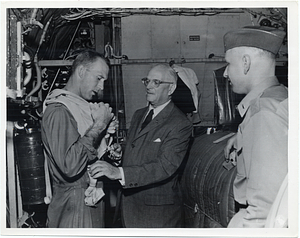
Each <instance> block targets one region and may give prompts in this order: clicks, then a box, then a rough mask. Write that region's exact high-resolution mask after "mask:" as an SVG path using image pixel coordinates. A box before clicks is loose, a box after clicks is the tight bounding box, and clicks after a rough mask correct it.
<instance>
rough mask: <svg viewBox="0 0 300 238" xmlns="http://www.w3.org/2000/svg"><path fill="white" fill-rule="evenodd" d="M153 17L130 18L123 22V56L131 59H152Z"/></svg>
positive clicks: (124, 18) (124, 19)
mask: <svg viewBox="0 0 300 238" xmlns="http://www.w3.org/2000/svg"><path fill="white" fill-rule="evenodd" d="M150 18H151V16H144V15H143V16H129V17H123V18H122V20H121V31H122V33H121V35H122V54H123V55H127V56H128V58H129V59H150V58H151V57H152V51H151V48H152V47H151V45H152V43H151V34H152V33H151V28H150V25H151V21H150Z"/></svg>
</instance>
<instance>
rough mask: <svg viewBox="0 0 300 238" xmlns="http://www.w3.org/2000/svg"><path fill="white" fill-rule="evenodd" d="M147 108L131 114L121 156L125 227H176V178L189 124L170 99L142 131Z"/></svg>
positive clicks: (178, 218) (178, 215) (178, 214)
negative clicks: (123, 179)
mask: <svg viewBox="0 0 300 238" xmlns="http://www.w3.org/2000/svg"><path fill="white" fill-rule="evenodd" d="M147 109H148V108H147V107H146V108H143V109H140V110H137V111H136V112H135V114H134V115H133V118H132V122H131V127H130V128H129V132H128V136H127V144H126V148H125V152H124V157H123V165H122V167H123V171H124V177H125V186H124V187H123V194H122V218H123V223H124V226H125V227H133V228H140V227H180V226H181V223H180V221H181V215H182V214H181V199H180V195H179V190H178V189H179V187H178V186H177V178H178V174H179V170H178V168H179V167H180V165H181V164H182V161H183V159H184V157H185V154H186V151H187V148H188V144H189V139H190V136H191V133H192V123H191V122H190V121H189V120H188V119H187V117H186V116H185V115H184V114H183V113H182V112H181V111H180V110H179V109H178V108H177V107H176V106H175V105H174V103H173V102H170V103H169V104H168V105H167V106H166V107H165V108H164V109H163V110H162V111H161V112H160V113H159V114H158V115H157V116H156V117H155V118H154V119H153V120H152V121H151V122H150V123H149V124H148V125H147V126H146V127H145V128H144V129H143V130H142V131H140V128H141V124H142V120H143V118H144V116H145V114H146V112H147Z"/></svg>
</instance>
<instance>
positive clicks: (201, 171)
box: [181, 131, 236, 228]
mask: <svg viewBox="0 0 300 238" xmlns="http://www.w3.org/2000/svg"><path fill="white" fill-rule="evenodd" d="M229 133H230V132H222V131H218V132H216V133H213V134H209V135H207V134H205V135H200V136H198V137H195V139H194V142H193V144H192V146H191V150H190V152H189V155H188V161H187V163H186V167H185V170H184V173H183V177H182V180H181V186H182V191H183V201H184V212H185V226H186V227H195V228H196V227H197V228H198V227H201V228H204V227H205V228H206V227H211V228H215V227H226V226H227V225H228V223H229V221H230V219H231V218H232V216H233V215H234V214H235V209H234V198H233V191H232V188H233V187H232V186H233V180H234V177H235V175H236V168H235V167H233V168H232V169H230V170H227V169H226V168H224V167H223V163H224V161H225V156H224V151H223V150H224V147H225V145H226V143H227V140H228V138H227V139H225V140H222V141H221V142H219V143H214V141H215V140H217V139H220V138H222V137H224V136H226V135H228V134H229Z"/></svg>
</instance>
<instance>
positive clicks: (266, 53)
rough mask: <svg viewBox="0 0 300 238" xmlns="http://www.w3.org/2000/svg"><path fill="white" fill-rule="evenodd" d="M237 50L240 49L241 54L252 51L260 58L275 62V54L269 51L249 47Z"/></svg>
mask: <svg viewBox="0 0 300 238" xmlns="http://www.w3.org/2000/svg"><path fill="white" fill-rule="evenodd" d="M233 49H234V48H233ZM236 49H238V50H239V51H240V52H246V51H248V52H249V51H250V52H252V53H253V54H255V55H256V56H258V57H265V58H268V59H271V60H275V54H273V53H271V52H270V51H267V50H263V49H259V48H256V47H249V46H241V47H236Z"/></svg>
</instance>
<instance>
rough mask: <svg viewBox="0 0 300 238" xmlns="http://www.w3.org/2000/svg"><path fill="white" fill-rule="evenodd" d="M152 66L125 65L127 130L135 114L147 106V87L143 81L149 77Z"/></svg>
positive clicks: (124, 83)
mask: <svg viewBox="0 0 300 238" xmlns="http://www.w3.org/2000/svg"><path fill="white" fill-rule="evenodd" d="M151 67H152V65H123V72H122V73H123V85H124V101H125V119H126V128H129V126H130V121H131V118H132V115H133V113H134V112H135V111H136V110H137V109H139V108H142V107H145V106H146V105H147V101H146V93H145V86H144V84H143V83H142V81H141V79H142V78H143V77H145V76H147V74H148V71H149V70H150V69H151Z"/></svg>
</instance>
